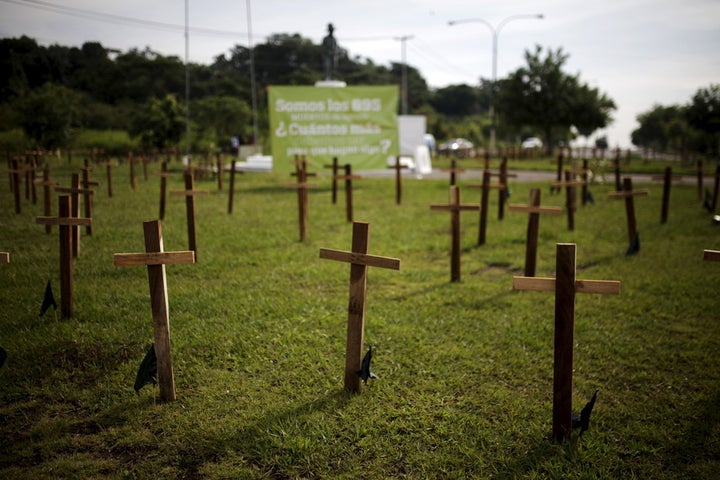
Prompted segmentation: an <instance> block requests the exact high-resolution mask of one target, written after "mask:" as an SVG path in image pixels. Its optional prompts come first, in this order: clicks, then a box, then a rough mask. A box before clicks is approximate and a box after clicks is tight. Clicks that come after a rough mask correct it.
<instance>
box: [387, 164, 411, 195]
mask: <svg viewBox="0 0 720 480" xmlns="http://www.w3.org/2000/svg"><path fill="white" fill-rule="evenodd" d="M390 168H393V169H395V203H396V204H398V205H400V203H401V202H402V170H403V168H408V166H407V165H403V164H402V163H400V156H397V157H395V165H393V166H392V167H390Z"/></svg>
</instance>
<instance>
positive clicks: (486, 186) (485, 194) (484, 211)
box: [468, 169, 505, 245]
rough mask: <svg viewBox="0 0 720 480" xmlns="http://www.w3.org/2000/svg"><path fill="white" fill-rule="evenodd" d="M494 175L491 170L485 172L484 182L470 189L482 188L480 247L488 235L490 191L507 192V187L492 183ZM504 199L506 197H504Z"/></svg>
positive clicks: (471, 186)
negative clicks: (491, 178)
mask: <svg viewBox="0 0 720 480" xmlns="http://www.w3.org/2000/svg"><path fill="white" fill-rule="evenodd" d="M491 176H492V173H491V172H490V170H488V169H485V170H484V171H483V182H482V184H480V185H477V184H471V185H468V188H480V189H481V190H480V224H479V226H478V245H485V240H486V234H487V217H488V207H489V201H490V190H491V189H499V190H500V191H504V190H505V185H504V184H502V183H495V184H491V183H490V177H491ZM502 198H504V196H502Z"/></svg>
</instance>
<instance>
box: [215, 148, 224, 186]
mask: <svg viewBox="0 0 720 480" xmlns="http://www.w3.org/2000/svg"><path fill="white" fill-rule="evenodd" d="M215 170H216V171H217V186H218V190H221V191H222V189H223V168H222V154H221V153H220V152H217V153H216V154H215Z"/></svg>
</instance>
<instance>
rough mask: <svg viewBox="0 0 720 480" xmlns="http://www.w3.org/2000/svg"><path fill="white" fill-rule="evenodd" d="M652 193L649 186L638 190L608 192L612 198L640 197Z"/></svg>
mask: <svg viewBox="0 0 720 480" xmlns="http://www.w3.org/2000/svg"><path fill="white" fill-rule="evenodd" d="M649 193H650V190H648V189H647V188H641V189H638V190H629V191H625V190H621V191H619V192H610V193H608V197H611V198H626V197H638V196H643V195H648V194H649Z"/></svg>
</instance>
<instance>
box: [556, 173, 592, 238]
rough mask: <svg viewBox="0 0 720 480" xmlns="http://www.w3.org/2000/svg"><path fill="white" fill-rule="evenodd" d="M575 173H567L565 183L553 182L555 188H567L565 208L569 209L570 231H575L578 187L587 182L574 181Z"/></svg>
mask: <svg viewBox="0 0 720 480" xmlns="http://www.w3.org/2000/svg"><path fill="white" fill-rule="evenodd" d="M573 176H574V175H573V173H572V172H571V171H569V170H566V171H565V181H563V182H553V184H552V186H553V188H557V189H560V188H562V187H565V208H567V219H568V230H570V231H573V230H575V210H577V189H576V187H577V186H578V185H586V184H587V182H586V181H585V180H577V179H573Z"/></svg>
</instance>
